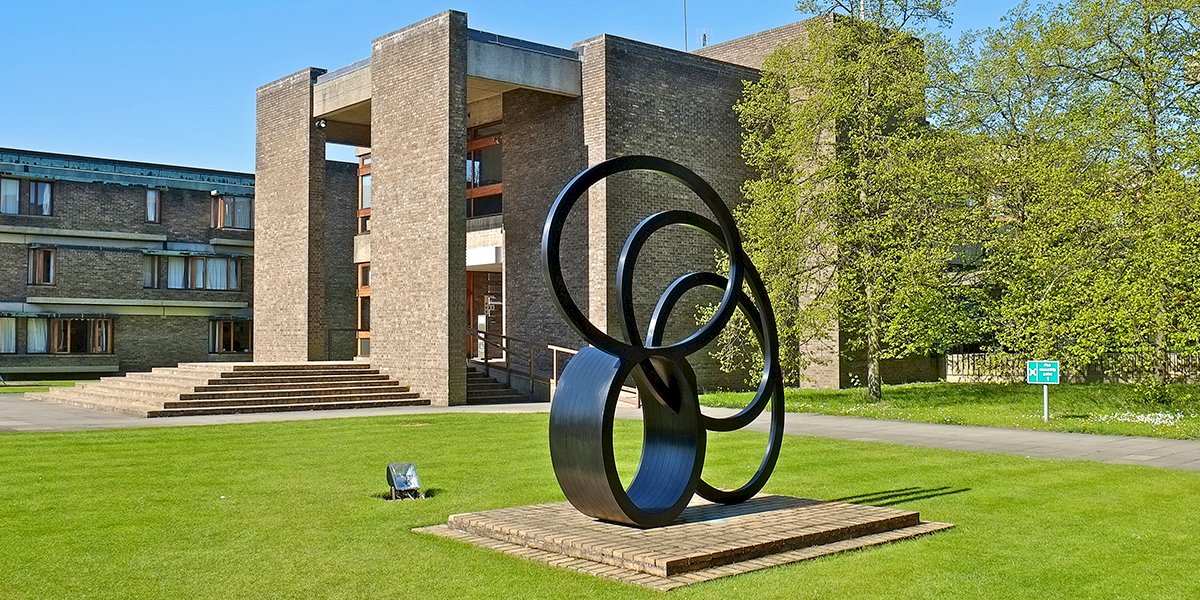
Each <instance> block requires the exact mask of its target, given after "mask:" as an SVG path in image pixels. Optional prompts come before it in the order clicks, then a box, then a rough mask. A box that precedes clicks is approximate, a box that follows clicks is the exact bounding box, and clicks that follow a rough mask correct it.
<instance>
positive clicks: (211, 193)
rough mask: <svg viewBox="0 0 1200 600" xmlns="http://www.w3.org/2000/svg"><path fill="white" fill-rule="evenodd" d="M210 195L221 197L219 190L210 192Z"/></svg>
mask: <svg viewBox="0 0 1200 600" xmlns="http://www.w3.org/2000/svg"><path fill="white" fill-rule="evenodd" d="M208 195H209V196H220V195H221V192H218V191H217V190H213V191H211V192H209V193H208Z"/></svg>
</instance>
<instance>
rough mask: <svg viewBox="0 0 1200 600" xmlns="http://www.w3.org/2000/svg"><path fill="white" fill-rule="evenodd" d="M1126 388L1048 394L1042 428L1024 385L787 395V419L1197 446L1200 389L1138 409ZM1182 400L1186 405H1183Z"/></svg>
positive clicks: (735, 402) (1031, 392)
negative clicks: (815, 416) (1193, 442)
mask: <svg viewBox="0 0 1200 600" xmlns="http://www.w3.org/2000/svg"><path fill="white" fill-rule="evenodd" d="M1139 389H1140V388H1138V387H1136V386H1132V385H1120V384H1087V385H1058V386H1050V422H1049V423H1044V422H1042V389H1041V386H1036V385H1027V384H984V383H980V384H974V383H972V384H968V383H914V384H907V385H889V386H884V389H883V400H882V401H880V402H871V401H869V400H868V399H867V397H866V394H865V393H864V391H863V390H862V389H848V390H800V389H789V390H788V391H787V394H786V396H785V403H786V405H787V409H788V411H789V412H812V413H821V414H827V415H849V416H855V417H867V418H873V419H895V420H900V421H920V422H925V423H953V424H958V425H990V426H994V427H1015V428H1020V429H1043V430H1051V431H1073V432H1079V433H1106V434H1113V435H1140V436H1151V437H1164V438H1177V439H1200V414H1198V413H1200V410H1198V409H1200V403H1197V402H1196V400H1194V399H1196V398H1200V386H1184V385H1180V386H1171V393H1172V395H1173V396H1174V397H1175V398H1176V399H1177V400H1176V402H1175V403H1174V404H1173V405H1166V406H1154V405H1152V406H1145V405H1143V404H1140V403H1139V401H1138V398H1139V393H1140V392H1139ZM1189 396H1190V399H1189ZM752 397H753V394H752V393H741V392H721V393H713V394H706V395H704V396H702V397H701V402H702V403H704V404H705V405H707V406H725V407H741V406H745V405H746V403H747V402H749V400H750V398H752Z"/></svg>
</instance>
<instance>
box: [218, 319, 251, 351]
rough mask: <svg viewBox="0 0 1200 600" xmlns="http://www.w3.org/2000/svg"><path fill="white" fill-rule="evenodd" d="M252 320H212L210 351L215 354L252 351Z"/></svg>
mask: <svg viewBox="0 0 1200 600" xmlns="http://www.w3.org/2000/svg"><path fill="white" fill-rule="evenodd" d="M252 329H253V326H252V322H251V321H211V322H210V323H209V330H208V340H209V348H208V351H209V352H211V353H213V354H230V353H233V354H238V353H245V352H250V338H251V335H252V334H251V330H252Z"/></svg>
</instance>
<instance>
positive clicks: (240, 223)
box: [212, 196, 254, 229]
mask: <svg viewBox="0 0 1200 600" xmlns="http://www.w3.org/2000/svg"><path fill="white" fill-rule="evenodd" d="M212 226H213V227H220V228H223V229H253V228H254V198H248V197H246V196H217V197H216V198H213V208H212Z"/></svg>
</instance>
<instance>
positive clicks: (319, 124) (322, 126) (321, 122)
mask: <svg viewBox="0 0 1200 600" xmlns="http://www.w3.org/2000/svg"><path fill="white" fill-rule="evenodd" d="M315 125H316V126H317V129H325V119H317V122H316V123H315Z"/></svg>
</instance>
